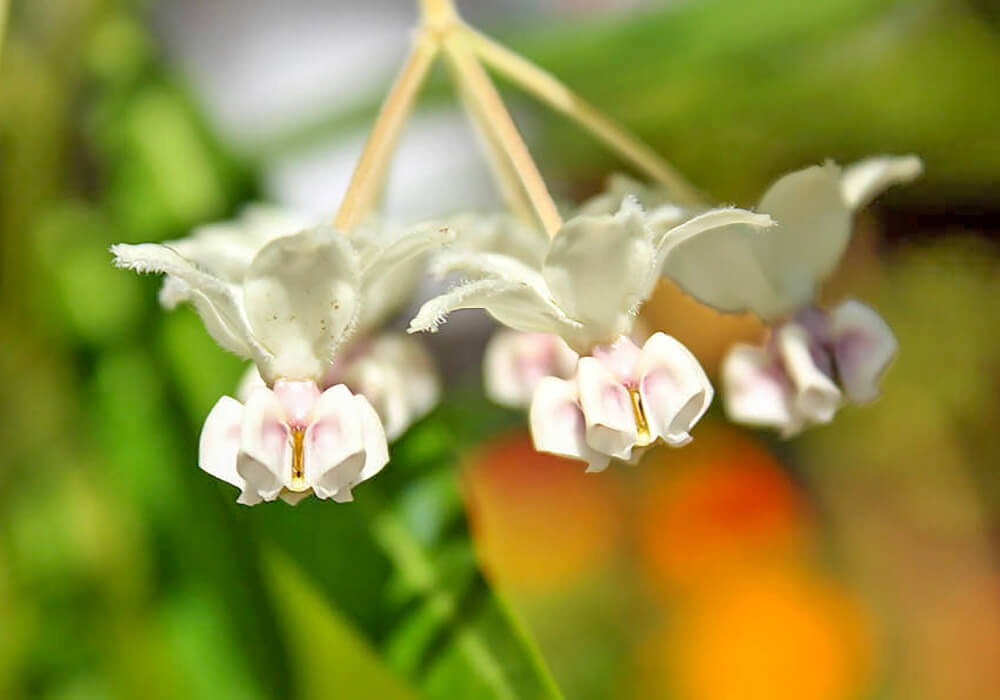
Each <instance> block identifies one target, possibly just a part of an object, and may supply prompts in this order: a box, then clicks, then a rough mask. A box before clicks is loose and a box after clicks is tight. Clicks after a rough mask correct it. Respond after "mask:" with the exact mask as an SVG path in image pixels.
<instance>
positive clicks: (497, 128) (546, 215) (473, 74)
mask: <svg viewBox="0 0 1000 700" xmlns="http://www.w3.org/2000/svg"><path fill="white" fill-rule="evenodd" d="M467 35H468V32H467V31H464V30H463V31H453V32H451V33H449V35H448V36H447V37H446V39H445V43H444V50H445V53H446V55H447V56H448V58H449V59H450V60H451V64H452V65H453V66H454V70H455V72H456V74H457V75H459V76H460V77H461V80H462V81H463V83H464V85H465V87H466V91H467V94H468V95H469V97H470V98H471V99H472V101H473V102H474V103H475V104H476V105H477V108H476V109H474V110H473V111H472V114H473V117H474V118H476V119H478V120H480V123H481V124H482V126H483V128H484V129H486V130H488V133H492V134H493V135H494V137H495V138H496V140H497V142H498V143H499V145H500V147H501V149H502V150H503V152H505V153H506V155H507V157H508V158H509V159H510V163H511V166H512V167H513V170H514V172H515V173H516V174H517V177H518V179H519V180H520V182H521V184H522V185H523V187H524V191H525V193H526V194H527V196H528V200H529V201H530V202H531V206H532V208H533V209H534V212H535V215H536V216H537V217H538V220H539V222H540V223H541V225H542V228H543V229H544V230H545V232H546V233H548V234H549V236H555V235H556V233H557V232H558V231H559V229H560V228H562V219H561V218H560V216H559V211H558V209H557V208H556V205H555V202H553V201H552V196H551V195H550V194H549V191H548V188H547V187H546V186H545V181H544V180H543V179H542V175H541V173H539V172H538V167H537V166H536V165H535V161H534V160H532V158H531V153H530V152H529V151H528V147H527V146H526V145H525V143H524V140H523V139H522V138H521V135H520V133H519V132H518V130H517V126H516V125H515V124H514V120H513V119H512V118H511V116H510V113H509V112H508V111H507V108H506V107H504V104H503V100H502V99H501V98H500V94H499V93H498V92H497V90H496V88H495V87H494V86H493V83H492V81H490V78H489V76H488V75H487V74H486V71H485V70H484V69H483V67H482V65H480V63H479V61H478V60H477V59H476V57H475V55H474V54H473V52H472V50H471V48H470V47H469V45H468V44H467V43H466V37H467Z"/></svg>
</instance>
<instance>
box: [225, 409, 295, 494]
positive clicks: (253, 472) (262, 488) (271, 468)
mask: <svg viewBox="0 0 1000 700" xmlns="http://www.w3.org/2000/svg"><path fill="white" fill-rule="evenodd" d="M242 427H243V429H242V431H241V433H240V454H239V459H238V461H237V465H236V469H237V471H238V472H239V475H240V476H241V477H243V480H244V481H246V488H245V490H244V493H243V495H242V496H241V500H240V502H241V503H247V504H248V505H249V504H251V501H253V502H256V501H254V498H255V497H256V498H257V499H263V500H265V501H273V500H274V499H275V498H277V497H278V495H279V494H280V493H281V489H282V488H283V487H284V486H285V485H286V484H287V483H288V481H289V478H290V476H291V468H292V450H291V447H290V445H289V434H288V427H287V426H286V425H285V423H284V411H283V410H282V408H281V403H280V402H279V401H278V398H277V397H276V396H275V395H274V392H272V391H271V390H270V389H258V390H257V391H255V392H254V393H253V394H251V395H250V398H249V399H248V400H247V403H246V406H244V410H243V426H242ZM244 499H245V500H244Z"/></svg>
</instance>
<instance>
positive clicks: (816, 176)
mask: <svg viewBox="0 0 1000 700" xmlns="http://www.w3.org/2000/svg"><path fill="white" fill-rule="evenodd" d="M840 175H841V170H840V168H839V167H837V166H836V165H834V164H832V163H827V164H826V165H822V166H819V165H815V166H812V167H809V168H804V169H803V170H798V171H796V172H793V173H789V174H788V175H785V176H784V177H782V178H780V179H779V180H778V181H777V182H775V183H774V184H773V185H771V187H770V189H768V191H767V192H766V193H765V194H764V198H763V199H761V202H760V207H759V209H760V211H762V212H765V213H767V214H770V215H771V216H772V217H773V218H774V219H775V221H777V222H778V225H777V226H776V227H774V228H772V229H768V230H767V232H766V233H764V234H763V235H762V237H761V239H760V244H759V248H758V249H759V251H760V258H761V260H762V261H763V263H764V269H765V271H766V272H767V275H768V278H769V279H772V280H774V282H775V284H776V285H777V288H778V290H779V293H780V295H781V298H782V299H784V300H786V301H787V302H789V303H790V304H791V305H792V306H793V308H796V309H797V308H800V307H803V306H806V305H808V304H810V303H811V302H812V301H813V300H814V299H815V296H816V288H817V285H818V283H819V282H820V281H822V280H824V279H825V278H826V277H828V276H829V275H830V274H831V273H832V272H833V271H834V269H836V267H837V264H838V263H839V262H840V258H841V257H842V256H843V254H844V250H845V249H846V248H847V243H848V242H849V241H850V238H851V224H852V220H853V216H852V213H851V210H850V208H849V207H848V206H847V203H846V202H845V201H844V197H843V195H842V193H841V188H840Z"/></svg>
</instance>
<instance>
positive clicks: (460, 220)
mask: <svg viewBox="0 0 1000 700" xmlns="http://www.w3.org/2000/svg"><path fill="white" fill-rule="evenodd" d="M445 221H446V223H447V224H448V226H449V227H451V228H453V229H454V230H455V233H456V236H457V237H456V241H455V247H456V248H458V249H460V250H465V251H469V252H490V253H500V254H502V255H506V256H507V257H510V258H514V259H515V260H518V261H520V262H522V263H524V264H525V265H528V266H530V267H532V268H534V269H536V270H540V269H541V268H542V261H543V260H544V259H545V253H546V252H548V250H549V237H548V235H547V234H546V233H545V231H543V230H542V229H541V228H540V227H538V226H525V225H524V224H522V223H521V222H520V221H518V219H517V218H515V217H514V216H511V215H510V214H507V213H500V214H480V213H476V212H463V213H460V214H457V215H454V216H450V217H448V218H447V219H446V220H445Z"/></svg>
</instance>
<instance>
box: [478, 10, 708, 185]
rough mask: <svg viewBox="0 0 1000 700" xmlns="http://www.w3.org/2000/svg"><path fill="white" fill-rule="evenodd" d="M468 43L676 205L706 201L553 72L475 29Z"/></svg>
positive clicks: (667, 165)
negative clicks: (644, 176) (663, 190)
mask: <svg viewBox="0 0 1000 700" xmlns="http://www.w3.org/2000/svg"><path fill="white" fill-rule="evenodd" d="M467 40H468V42H469V44H470V45H471V46H472V49H473V50H474V51H475V52H476V55H477V56H478V57H479V58H480V59H482V60H483V62H484V63H486V64H487V65H488V66H490V67H491V68H493V69H494V70H496V71H497V72H499V73H500V74H501V75H503V76H504V77H505V78H507V79H508V80H510V81H511V82H512V83H514V84H515V85H517V86H518V87H520V88H521V89H523V90H525V91H526V92H528V93H530V94H532V95H534V96H535V97H536V98H538V99H539V100H541V101H542V102H544V103H545V104H547V105H549V106H550V107H551V108H552V109H554V110H556V111H557V112H561V113H562V114H565V115H566V116H568V117H569V118H570V119H573V120H574V121H576V122H577V123H578V124H579V125H580V126H582V127H583V128H585V129H587V130H588V131H589V132H590V133H592V134H593V135H594V136H596V137H597V138H598V139H599V140H601V141H603V142H604V143H605V144H607V145H608V146H609V147H610V148H612V149H613V150H614V151H616V152H617V153H618V154H619V155H620V156H621V157H622V158H624V159H625V160H626V161H628V162H629V163H631V164H632V165H634V166H635V167H636V168H638V169H639V170H641V171H643V172H644V173H646V174H647V175H648V176H649V177H650V178H652V179H653V180H655V181H656V182H659V183H660V184H662V185H663V186H664V187H666V188H667V189H668V190H669V191H670V193H671V195H672V198H673V200H674V201H675V202H677V203H678V204H700V203H701V202H702V201H703V198H702V197H701V196H700V195H699V194H698V191H697V189H696V188H695V187H694V186H693V185H692V184H691V183H689V182H688V181H687V180H686V179H685V178H684V176H683V175H681V174H680V173H679V172H678V171H677V170H676V169H675V168H674V167H673V166H671V165H670V164H669V163H668V162H666V160H664V159H663V158H662V157H661V156H660V155H659V154H658V153H657V152H656V151H654V150H653V149H652V148H650V147H649V146H647V145H646V144H645V143H643V142H642V141H640V140H639V139H637V138H636V137H635V136H634V135H632V134H630V133H629V132H628V131H627V130H625V129H624V128H623V127H621V126H620V125H618V124H616V123H615V122H613V121H612V120H611V119H608V118H607V117H606V116H604V115H603V114H602V113H601V112H600V110H598V109H597V108H596V107H594V106H593V105H592V104H590V103H589V102H587V101H586V100H584V99H583V98H582V97H580V96H579V95H577V94H576V93H574V92H573V91H572V90H570V89H569V88H568V87H566V85H564V84H563V83H562V82H560V81H559V80H558V79H557V78H556V77H555V76H553V75H552V74H551V73H549V72H548V71H546V70H543V69H542V68H540V67H538V66H536V65H535V64H534V63H532V62H531V61H529V60H527V59H526V58H524V57H523V56H520V55H518V54H517V53H515V52H514V51H511V50H510V49H508V48H507V47H506V46H504V45H503V44H500V43H499V42H497V41H494V40H493V39H491V38H489V37H488V36H486V35H484V34H481V33H480V32H477V31H475V30H473V29H469V30H468V34H467Z"/></svg>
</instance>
